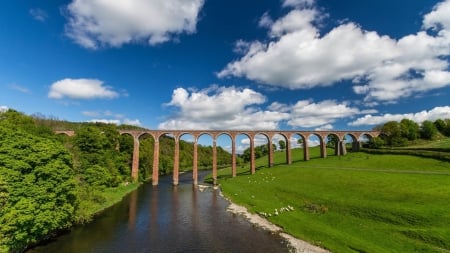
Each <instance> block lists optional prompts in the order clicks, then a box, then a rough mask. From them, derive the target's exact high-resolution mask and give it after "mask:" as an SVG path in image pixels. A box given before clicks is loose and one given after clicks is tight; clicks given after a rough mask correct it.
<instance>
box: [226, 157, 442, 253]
mask: <svg viewBox="0 0 450 253" xmlns="http://www.w3.org/2000/svg"><path fill="white" fill-rule="evenodd" d="M301 152H302V150H301V149H297V150H293V156H294V157H297V158H300V159H294V160H301V158H302V157H303V156H302V155H301ZM314 152H316V153H317V152H318V151H314V150H312V151H311V154H312V157H314V156H315V155H314ZM284 159H285V154H284V153H283V152H276V153H275V157H274V160H275V163H276V164H278V165H277V166H275V167H272V168H267V167H261V166H262V165H265V164H266V163H267V158H263V159H261V160H260V161H257V166H259V167H258V170H257V172H256V174H255V175H249V172H248V168H245V167H244V168H240V169H239V170H238V177H235V178H231V177H230V174H231V172H230V170H227V169H225V170H221V171H219V183H220V185H221V188H222V191H223V193H224V195H225V196H227V197H228V198H230V199H231V200H232V201H233V202H235V203H237V204H240V205H243V206H246V207H247V208H248V209H249V210H250V211H251V212H254V213H259V214H260V215H262V216H267V219H269V220H270V221H271V222H273V223H275V224H277V225H279V226H281V227H283V229H284V230H285V232H287V233H290V234H292V235H293V236H295V237H297V238H300V239H303V240H306V241H309V242H312V243H313V244H316V245H319V246H321V247H323V248H326V249H329V250H331V251H332V252H450V163H449V162H442V161H439V160H434V159H425V158H419V157H413V156H403V155H371V154H366V153H349V154H347V155H346V156H341V157H337V156H329V157H327V158H325V159H320V158H315V159H311V160H310V161H307V162H304V161H297V162H294V164H292V165H289V166H287V165H283V164H282V163H283V162H284V161H285V160H284ZM291 207H292V208H293V210H292V209H291ZM281 210H289V211H281ZM276 213H278V215H276Z"/></svg>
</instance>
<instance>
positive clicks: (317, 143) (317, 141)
mask: <svg viewBox="0 0 450 253" xmlns="http://www.w3.org/2000/svg"><path fill="white" fill-rule="evenodd" d="M305 137H306V142H307V144H306V145H307V146H308V151H307V152H308V154H309V155H308V160H309V159H311V158H318V157H320V158H325V157H326V156H327V153H326V148H325V143H324V140H323V137H322V136H321V135H320V134H319V133H316V132H312V133H309V134H307V135H305Z"/></svg>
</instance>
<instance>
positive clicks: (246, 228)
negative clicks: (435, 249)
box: [28, 172, 289, 253]
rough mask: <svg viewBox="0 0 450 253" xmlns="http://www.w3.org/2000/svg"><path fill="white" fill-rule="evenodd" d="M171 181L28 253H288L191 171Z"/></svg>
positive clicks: (145, 187)
mask: <svg viewBox="0 0 450 253" xmlns="http://www.w3.org/2000/svg"><path fill="white" fill-rule="evenodd" d="M201 173H202V174H203V175H204V173H206V172H201ZM199 176H200V178H201V175H200V173H199ZM171 182H172V177H171V176H168V177H163V178H161V179H160V181H159V185H158V186H156V187H154V186H152V185H151V184H144V185H143V186H141V187H139V189H137V190H136V191H134V192H132V193H131V194H129V195H128V196H127V197H125V198H124V199H123V201H121V202H120V203H118V204H116V205H114V206H113V207H111V208H109V209H108V210H106V211H105V212H104V213H103V214H101V215H100V216H98V217H96V219H95V220H94V221H93V222H91V223H89V224H86V225H83V226H78V227H75V228H74V229H72V231H71V232H70V233H67V234H64V235H61V236H59V237H57V238H55V240H53V241H52V242H50V243H48V244H46V245H43V246H39V247H36V248H34V249H31V250H29V251H28V253H40V252H45V253H53V252H54V253H61V252H64V253H94V252H95V253H97V252H105V253H112V252H120V253H123V252H289V250H288V246H287V244H286V243H285V241H284V240H283V239H282V238H281V237H280V236H278V235H273V234H271V233H270V232H267V231H265V230H262V229H260V228H258V227H255V226H254V225H252V224H250V223H249V222H248V221H247V220H245V218H243V217H241V216H239V215H235V214H232V213H230V212H228V211H226V208H227V206H228V202H227V201H226V200H225V199H223V198H222V197H221V196H220V192H219V190H213V189H212V188H207V189H205V190H204V191H200V190H199V188H197V187H193V185H192V174H191V173H184V174H181V175H180V180H179V185H178V186H176V187H174V186H172V184H171Z"/></svg>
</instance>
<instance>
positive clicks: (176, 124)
mask: <svg viewBox="0 0 450 253" xmlns="http://www.w3.org/2000/svg"><path fill="white" fill-rule="evenodd" d="M265 101H266V97H265V96H264V95H262V94H261V93H258V92H256V91H254V90H251V89H247V88H236V87H217V86H212V87H210V88H208V89H205V90H200V91H192V92H190V91H188V90H186V89H184V88H178V89H176V90H174V91H173V94H172V100H171V101H170V103H168V104H167V106H171V107H174V108H176V109H177V111H178V112H177V113H176V114H175V115H172V117H171V118H170V119H168V120H166V121H164V122H162V123H161V124H160V125H159V128H163V129H255V128H256V129H277V128H278V123H279V122H280V121H281V120H284V119H287V117H288V114H287V113H283V112H277V111H271V110H259V109H258V108H256V107H255V106H257V105H261V104H263V103H264V102H265Z"/></svg>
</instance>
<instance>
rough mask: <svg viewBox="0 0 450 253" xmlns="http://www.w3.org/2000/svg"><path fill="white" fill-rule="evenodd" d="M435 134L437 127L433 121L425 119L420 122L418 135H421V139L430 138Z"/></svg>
mask: <svg viewBox="0 0 450 253" xmlns="http://www.w3.org/2000/svg"><path fill="white" fill-rule="evenodd" d="M436 134H437V129H436V126H435V125H434V124H433V122H431V121H429V120H425V121H424V122H422V126H421V128H420V137H422V138H423V139H427V140H431V139H433V137H435V136H436Z"/></svg>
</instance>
